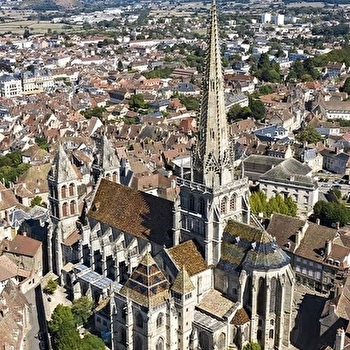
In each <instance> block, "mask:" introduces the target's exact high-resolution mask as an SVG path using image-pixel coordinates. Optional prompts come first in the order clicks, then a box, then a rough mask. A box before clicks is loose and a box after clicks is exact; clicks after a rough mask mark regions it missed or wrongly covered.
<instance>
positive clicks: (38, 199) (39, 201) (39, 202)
mask: <svg viewBox="0 0 350 350" xmlns="http://www.w3.org/2000/svg"><path fill="white" fill-rule="evenodd" d="M36 205H39V206H40V207H44V208H46V204H45V203H44V202H43V199H42V198H41V197H40V196H35V197H34V198H33V199H32V200H31V201H30V206H31V208H33V207H35V206H36Z"/></svg>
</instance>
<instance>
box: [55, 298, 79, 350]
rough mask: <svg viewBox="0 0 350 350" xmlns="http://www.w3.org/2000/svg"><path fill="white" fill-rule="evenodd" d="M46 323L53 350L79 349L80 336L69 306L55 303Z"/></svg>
mask: <svg viewBox="0 0 350 350" xmlns="http://www.w3.org/2000/svg"><path fill="white" fill-rule="evenodd" d="M48 325H49V330H50V333H51V338H52V342H53V346H54V349H55V350H72V349H77V350H78V349H81V346H80V345H81V338H80V336H79V332H78V330H77V329H76V325H75V320H74V316H73V313H72V310H71V308H70V307H69V306H63V305H62V304H59V305H57V306H56V308H55V310H54V312H53V313H52V316H51V320H50V321H49V323H48Z"/></svg>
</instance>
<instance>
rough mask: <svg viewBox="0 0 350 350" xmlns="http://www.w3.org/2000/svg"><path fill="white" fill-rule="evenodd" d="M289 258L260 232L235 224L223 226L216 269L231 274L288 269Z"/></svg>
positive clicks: (267, 234)
mask: <svg viewBox="0 0 350 350" xmlns="http://www.w3.org/2000/svg"><path fill="white" fill-rule="evenodd" d="M289 262H290V259H289V257H288V255H287V254H286V253H285V252H284V251H283V250H282V249H281V248H280V247H279V246H278V245H277V243H276V241H275V240H274V239H273V238H272V237H271V235H270V234H269V233H267V232H266V231H265V230H264V229H262V228H256V227H253V226H249V225H246V224H242V223H239V222H235V221H229V223H228V224H227V225H226V227H225V230H224V235H223V240H222V245H221V259H220V261H219V263H218V265H217V267H218V268H220V269H221V270H225V271H230V272H239V271H240V270H242V269H243V270H257V271H268V270H272V269H278V268H281V267H283V266H286V265H288V264H289Z"/></svg>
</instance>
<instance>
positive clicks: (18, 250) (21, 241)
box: [7, 235, 42, 257]
mask: <svg viewBox="0 0 350 350" xmlns="http://www.w3.org/2000/svg"><path fill="white" fill-rule="evenodd" d="M41 244H42V243H41V242H40V241H37V240H36V239H33V238H30V237H27V236H22V235H16V236H15V238H14V239H13V240H12V241H9V242H8V249H7V251H8V252H10V253H14V254H17V255H26V256H31V257H33V256H34V255H35V254H37V252H38V250H39V249H40V247H41Z"/></svg>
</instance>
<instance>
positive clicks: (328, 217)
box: [314, 201, 350, 226]
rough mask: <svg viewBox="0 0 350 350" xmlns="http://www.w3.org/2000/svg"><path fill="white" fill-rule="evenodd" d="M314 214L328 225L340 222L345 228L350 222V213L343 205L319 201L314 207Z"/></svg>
mask: <svg viewBox="0 0 350 350" xmlns="http://www.w3.org/2000/svg"><path fill="white" fill-rule="evenodd" d="M314 214H315V215H316V216H317V217H318V218H320V219H321V222H322V223H324V224H326V225H331V224H335V223H336V222H339V224H340V226H344V225H345V224H347V223H348V222H350V211H349V209H348V208H347V207H346V206H345V205H344V204H343V203H334V202H325V201H318V202H317V203H315V205H314Z"/></svg>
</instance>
